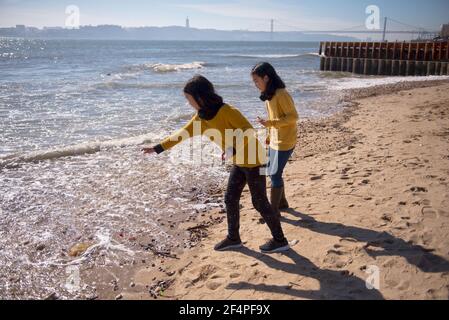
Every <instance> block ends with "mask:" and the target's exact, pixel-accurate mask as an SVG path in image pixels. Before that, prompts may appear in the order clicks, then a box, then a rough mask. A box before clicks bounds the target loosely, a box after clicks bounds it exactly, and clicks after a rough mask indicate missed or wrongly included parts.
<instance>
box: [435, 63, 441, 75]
mask: <svg viewBox="0 0 449 320" xmlns="http://www.w3.org/2000/svg"><path fill="white" fill-rule="evenodd" d="M440 72H441V62H435V75H436V76H439V75H440Z"/></svg>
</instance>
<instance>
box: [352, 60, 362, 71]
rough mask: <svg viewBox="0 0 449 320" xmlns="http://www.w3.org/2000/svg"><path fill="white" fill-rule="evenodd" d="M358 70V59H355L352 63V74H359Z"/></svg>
mask: <svg viewBox="0 0 449 320" xmlns="http://www.w3.org/2000/svg"><path fill="white" fill-rule="evenodd" d="M360 69H361V68H360V59H359V58H355V59H354V60H353V63H352V73H355V74H360V73H361V70H360Z"/></svg>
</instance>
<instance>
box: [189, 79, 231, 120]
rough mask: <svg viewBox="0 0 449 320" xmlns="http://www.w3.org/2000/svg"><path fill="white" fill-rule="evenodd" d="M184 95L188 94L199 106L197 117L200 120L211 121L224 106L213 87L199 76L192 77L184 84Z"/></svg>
mask: <svg viewBox="0 0 449 320" xmlns="http://www.w3.org/2000/svg"><path fill="white" fill-rule="evenodd" d="M184 93H187V94H190V95H191V96H192V97H193V98H194V99H195V101H196V103H198V105H199V106H200V110H199V111H198V115H199V117H200V118H201V119H205V120H212V119H213V118H214V117H215V116H216V115H217V113H218V111H219V110H220V108H221V107H222V106H223V104H224V102H223V98H222V97H220V96H219V95H218V94H217V93H216V92H215V89H214V85H213V84H212V83H211V82H210V81H209V80H207V79H206V78H205V77H203V76H201V75H197V76H194V77H193V78H192V79H190V80H189V81H188V82H187V83H186V85H185V87H184Z"/></svg>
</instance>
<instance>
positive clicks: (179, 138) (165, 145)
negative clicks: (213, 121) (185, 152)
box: [142, 115, 203, 154]
mask: <svg viewBox="0 0 449 320" xmlns="http://www.w3.org/2000/svg"><path fill="white" fill-rule="evenodd" d="M202 133H203V129H202V125H201V119H200V118H199V117H198V115H195V116H194V117H193V118H192V119H191V120H190V121H189V122H188V123H187V124H186V125H185V126H184V127H183V128H181V129H180V130H178V131H176V132H175V133H174V134H172V135H171V136H170V137H168V138H166V139H164V140H163V141H162V142H161V143H160V144H158V145H156V146H154V147H151V148H143V149H142V151H143V152H144V153H145V154H152V153H158V154H159V153H162V152H164V151H166V150H168V149H171V148H173V147H174V146H176V145H177V144H179V143H181V142H183V141H185V140H187V139H189V138H192V137H194V136H198V135H201V134H202Z"/></svg>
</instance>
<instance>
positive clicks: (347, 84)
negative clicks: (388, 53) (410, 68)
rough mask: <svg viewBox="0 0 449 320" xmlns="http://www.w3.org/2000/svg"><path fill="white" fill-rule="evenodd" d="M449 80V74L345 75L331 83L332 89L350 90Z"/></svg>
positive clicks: (330, 87)
mask: <svg viewBox="0 0 449 320" xmlns="http://www.w3.org/2000/svg"><path fill="white" fill-rule="evenodd" d="M435 80H449V76H428V77H418V76H417V77H368V78H363V77H356V78H355V77H345V78H341V79H339V80H338V81H333V82H332V83H330V84H329V89H330V90H348V89H360V88H369V87H374V86H379V85H387V84H396V83H401V82H417V81H419V82H421V81H435Z"/></svg>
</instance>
